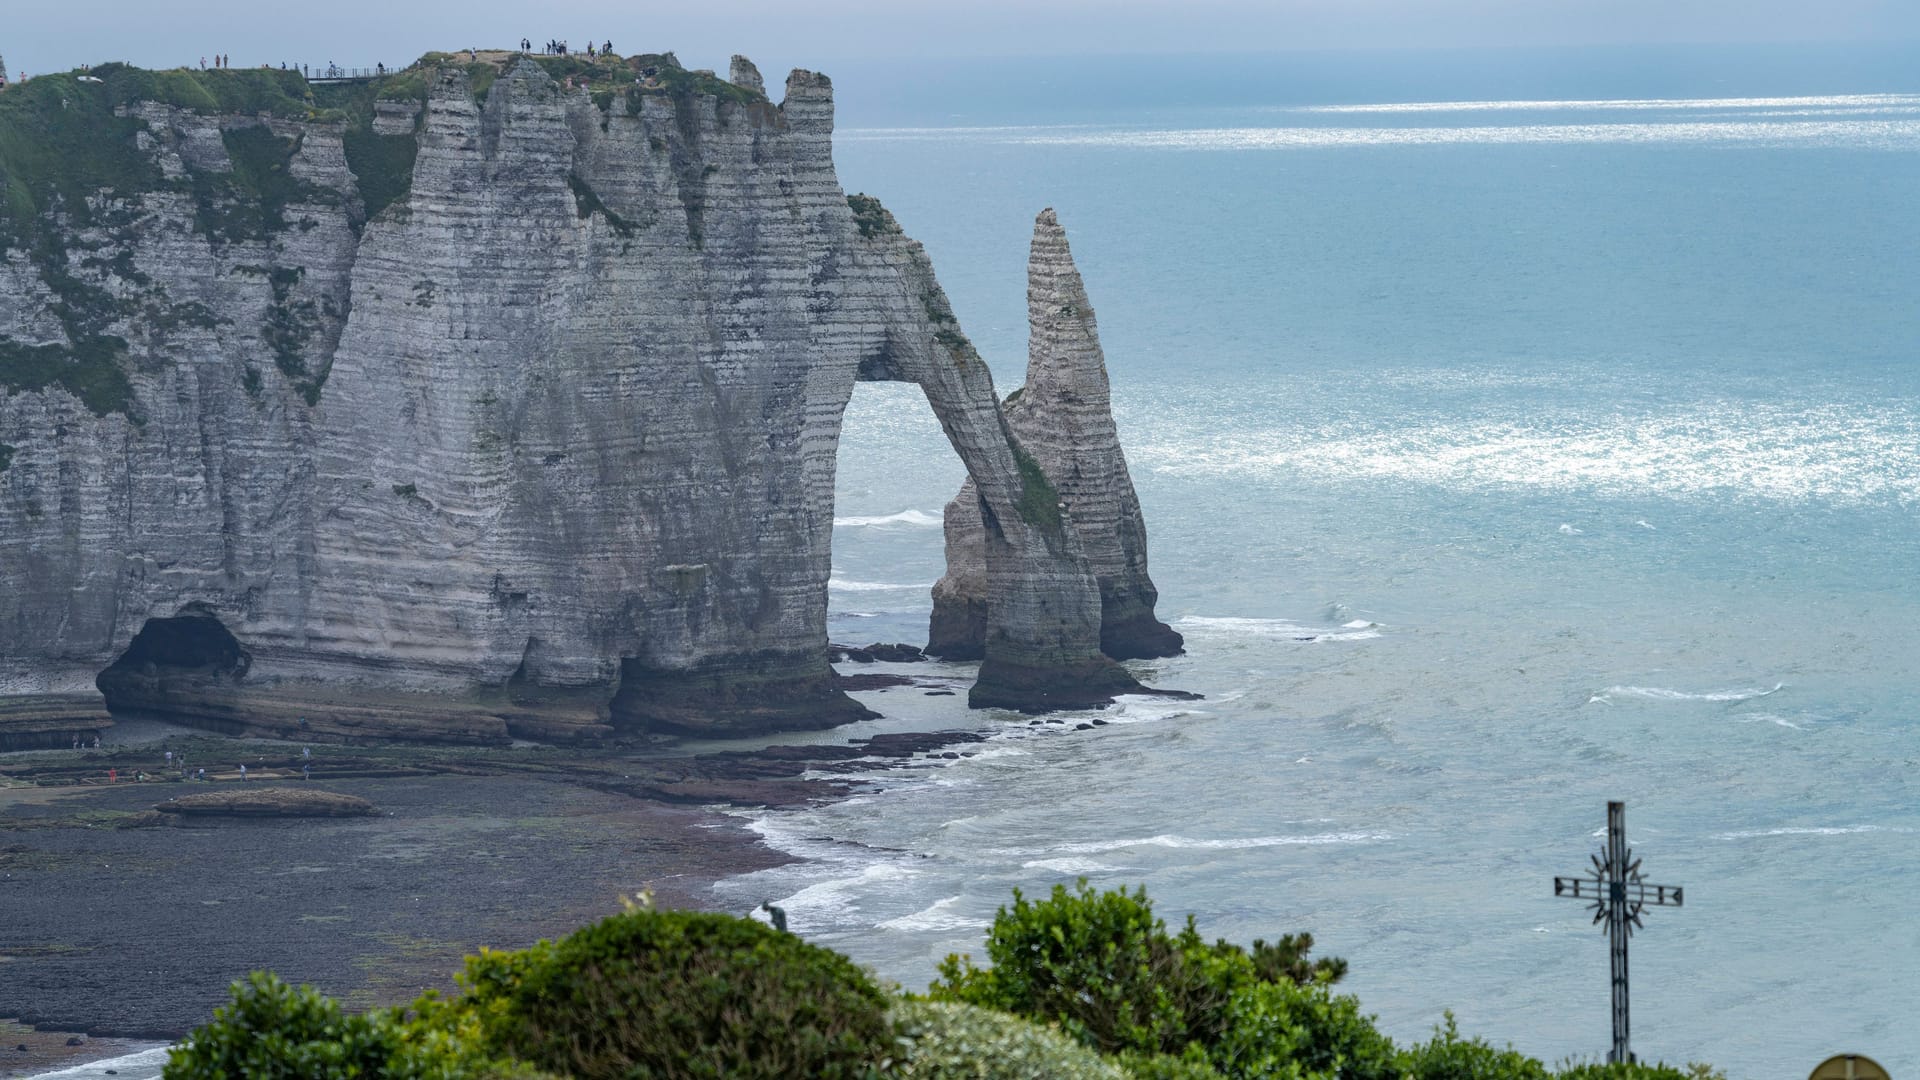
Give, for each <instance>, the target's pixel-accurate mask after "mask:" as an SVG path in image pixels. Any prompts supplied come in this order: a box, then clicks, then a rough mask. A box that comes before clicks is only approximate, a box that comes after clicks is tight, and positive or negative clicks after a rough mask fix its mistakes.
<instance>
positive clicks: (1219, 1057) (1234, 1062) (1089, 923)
mask: <svg viewBox="0 0 1920 1080" xmlns="http://www.w3.org/2000/svg"><path fill="white" fill-rule="evenodd" d="M1312 944H1313V939H1312V938H1311V937H1308V936H1307V935H1304V934H1303V935H1300V936H1298V937H1295V936H1288V937H1285V938H1282V939H1281V943H1280V944H1279V945H1275V946H1268V945H1266V943H1265V942H1261V943H1259V944H1258V945H1257V946H1256V947H1255V950H1254V953H1253V954H1251V955H1250V954H1249V953H1247V952H1246V951H1245V950H1243V949H1241V948H1240V947H1239V946H1237V945H1233V944H1231V943H1229V942H1226V941H1216V942H1213V943H1212V944H1209V943H1207V942H1206V941H1205V940H1204V939H1203V938H1201V936H1200V933H1199V931H1198V930H1196V929H1195V928H1194V924H1193V920H1192V919H1191V918H1189V919H1188V920H1187V924H1186V926H1185V927H1183V928H1182V929H1181V930H1180V932H1179V933H1177V934H1173V933H1169V932H1168V931H1167V925H1166V923H1165V922H1164V921H1162V920H1161V919H1159V918H1156V917H1155V916H1154V914H1153V905H1152V904H1151V903H1150V902H1149V901H1148V900H1147V895H1146V892H1145V891H1144V890H1136V891H1135V892H1132V893H1129V892H1127V891H1126V890H1124V889H1121V890H1117V891H1113V892H1099V891H1096V890H1094V889H1093V888H1092V887H1090V886H1089V885H1088V884H1087V882H1086V881H1085V880H1084V879H1082V880H1081V881H1080V883H1079V884H1078V886H1077V888H1076V889H1075V890H1074V891H1069V890H1068V889H1067V887H1066V886H1065V885H1056V886H1054V889H1053V893H1052V895H1051V896H1049V897H1048V898H1046V899H1044V900H1040V901H1030V900H1028V899H1027V898H1026V897H1025V896H1023V895H1022V894H1021V893H1020V891H1019V890H1017V889H1016V890H1014V894H1013V906H1012V907H1011V908H1001V909H1000V913H999V915H998V916H997V917H996V918H995V919H994V922H993V927H992V929H990V930H989V931H988V932H987V958H988V959H989V960H991V961H993V966H992V967H989V968H980V967H976V966H974V964H973V962H972V960H971V959H970V958H968V957H964V956H949V957H948V958H947V959H946V960H945V961H944V962H943V963H942V964H941V965H940V976H941V977H940V980H939V981H937V982H935V983H934V985H933V987H932V991H931V992H932V994H933V995H934V996H935V997H936V998H941V999H945V1000H951V1001H964V1002H968V1003H970V1004H974V1005H980V1006H983V1007H986V1008H991V1009H999V1010H1002V1011H1004V1012H1010V1013H1013V1014H1014V1015H1016V1016H1025V1017H1030V1018H1033V1019H1035V1020H1039V1021H1042V1022H1047V1023H1056V1024H1059V1025H1060V1028H1061V1030H1062V1031H1065V1032H1067V1033H1068V1034H1070V1035H1072V1036H1073V1037H1075V1038H1077V1039H1079V1040H1080V1041H1081V1042H1084V1043H1086V1044H1087V1045H1088V1046H1090V1047H1093V1048H1095V1049H1098V1050H1101V1051H1103V1052H1106V1053H1113V1054H1121V1055H1126V1056H1127V1058H1128V1060H1129V1061H1131V1062H1133V1063H1134V1068H1135V1070H1136V1071H1146V1072H1150V1073H1152V1074H1153V1075H1165V1076H1179V1075H1191V1074H1192V1070H1193V1069H1195V1068H1197V1067H1205V1068H1210V1069H1212V1070H1214V1071H1215V1072H1217V1073H1218V1074H1220V1075H1223V1076H1227V1077H1254V1076H1285V1075H1289V1072H1288V1070H1290V1069H1292V1068H1294V1067H1296V1066H1297V1067H1298V1068H1300V1069H1302V1070H1304V1071H1305V1072H1306V1073H1307V1074H1309V1075H1317V1074H1320V1073H1326V1074H1328V1075H1339V1076H1342V1077H1356V1078H1371V1077H1391V1076H1394V1075H1395V1074H1394V1071H1393V1069H1394V1051H1393V1044H1392V1043H1391V1042H1390V1041H1388V1039H1387V1038H1386V1037H1385V1036H1383V1035H1381V1034H1380V1033H1379V1032H1378V1031H1376V1030H1375V1029H1374V1027H1373V1024H1372V1022H1371V1020H1370V1019H1369V1018H1368V1017H1365V1016H1362V1015H1361V1013H1360V1010H1359V1003H1358V1002H1356V1001H1355V1000H1354V999H1353V998H1351V997H1343V996H1336V995H1334V994H1333V993H1332V991H1331V990H1330V989H1329V985H1330V983H1331V982H1332V980H1333V979H1335V978H1338V977H1339V976H1340V975H1341V974H1343V973H1344V972H1345V970H1346V964H1345V963H1344V962H1343V961H1338V960H1333V961H1321V962H1319V963H1317V964H1316V963H1312V962H1309V961H1308V960H1307V957H1306V953H1307V950H1308V949H1309V948H1311V947H1312ZM1296 979H1304V980H1306V981H1305V982H1304V984H1303V983H1301V982H1296V981H1295V980H1296ZM1182 1069H1184V1070H1188V1072H1187V1073H1184V1074H1183V1073H1182V1072H1181V1070H1182ZM1199 1075H1205V1074H1204V1073H1201V1074H1199Z"/></svg>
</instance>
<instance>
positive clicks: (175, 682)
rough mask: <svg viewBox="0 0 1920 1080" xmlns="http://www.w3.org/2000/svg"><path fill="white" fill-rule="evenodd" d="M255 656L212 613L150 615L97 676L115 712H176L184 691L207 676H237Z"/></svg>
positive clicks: (216, 677)
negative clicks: (155, 616)
mask: <svg viewBox="0 0 1920 1080" xmlns="http://www.w3.org/2000/svg"><path fill="white" fill-rule="evenodd" d="M252 661H253V657H252V656H251V655H249V654H248V653H247V651H246V649H244V648H242V647H241V645H240V642H239V641H238V640H237V639H235V638H234V636H233V634H232V632H230V631H229V630H228V629H227V628H226V625H225V624H224V623H222V622H221V621H220V620H219V619H216V618H214V617H213V616H211V615H181V616H177V617H174V618H170V619H148V620H147V621H146V623H145V624H144V625H143V626H141V627H140V632H139V633H137V634H135V635H133V640H132V641H130V642H128V643H127V649H126V651H125V652H123V653H121V654H120V658H119V659H117V660H115V661H114V662H113V663H112V664H111V665H109V666H108V667H107V669H106V670H105V671H102V672H101V673H100V675H99V677H97V678H96V679H95V680H94V685H96V686H98V687H99V688H100V693H101V694H102V695H104V696H105V697H106V699H107V708H108V710H109V711H111V712H115V713H120V712H130V711H153V712H176V711H178V710H179V709H180V707H181V706H182V705H183V704H185V702H184V701H183V700H182V694H183V692H186V693H189V694H190V689H189V687H190V685H191V684H194V683H204V682H206V681H207V680H209V679H220V680H223V681H224V680H232V679H238V678H239V677H240V676H243V675H245V674H246V672H247V668H248V667H249V666H250V665H251V663H252Z"/></svg>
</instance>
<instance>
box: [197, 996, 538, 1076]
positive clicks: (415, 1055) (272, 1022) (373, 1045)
mask: <svg viewBox="0 0 1920 1080" xmlns="http://www.w3.org/2000/svg"><path fill="white" fill-rule="evenodd" d="M232 993H233V1002H232V1004H230V1005H227V1006H225V1007H223V1008H219V1009H215V1010H214V1011H213V1021H212V1022H211V1023H208V1024H206V1025H204V1026H202V1027H200V1028H198V1029H196V1030H195V1031H194V1032H193V1033H192V1034H191V1035H189V1036H187V1038H186V1039H185V1040H184V1041H182V1042H181V1043H180V1045H179V1046H176V1047H174V1048H173V1050H172V1051H171V1052H170V1053H169V1054H168V1055H167V1064H166V1068H165V1070H164V1071H163V1073H162V1075H163V1076H164V1077H165V1078H166V1080H227V1078H228V1077H242V1076H244V1077H247V1078H249V1080H281V1078H286V1080H336V1078H337V1080H346V1078H350V1077H355V1078H357V1077H386V1078H389V1080H468V1078H478V1077H482V1076H506V1075H510V1074H511V1070H509V1069H505V1068H500V1067H497V1066H495V1065H494V1064H493V1063H492V1062H490V1061H488V1060H487V1059H486V1057H485V1055H484V1054H483V1053H482V1052H481V1050H480V1048H479V1045H478V1044H477V1043H476V1042H474V1041H472V1040H471V1039H463V1038H461V1037H460V1033H459V1032H458V1031H457V1030H456V1029H454V1028H452V1027H449V1026H444V1025H440V1024H432V1023H423V1022H419V1021H417V1020H414V1019H411V1018H409V1017H408V1016H407V1015H406V1014H404V1013H400V1012H395V1011H389V1010H385V1009H375V1010H373V1011H371V1012H366V1013H359V1014H352V1013H345V1012H342V1011H341V1008H340V1003H339V1002H337V1001H335V1000H333V999H332V998H330V997H327V996H326V995H325V994H322V993H320V992H319V991H318V990H315V989H314V988H313V987H311V986H300V987H294V986H289V985H287V984H286V983H285V982H282V981H281V980H280V978H279V977H278V976H275V975H273V974H270V973H268V972H264V971H256V972H254V973H253V974H252V975H249V976H247V978H246V979H245V980H244V981H242V982H236V983H234V984H233V991H232Z"/></svg>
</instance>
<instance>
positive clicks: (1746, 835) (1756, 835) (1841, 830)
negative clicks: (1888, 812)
mask: <svg viewBox="0 0 1920 1080" xmlns="http://www.w3.org/2000/svg"><path fill="white" fill-rule="evenodd" d="M1912 831H1913V830H1912V829H1903V828H1900V827H1898V826H1894V825H1789V826H1786V827H1784V828H1779V829H1744V830H1741V831H1739V832H1727V833H1718V834H1716V835H1715V836H1714V839H1715V840H1757V839H1760V838H1762V837H1767V836H1853V835H1856V834H1859V833H1880V832H1885V833H1907V832H1912Z"/></svg>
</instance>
